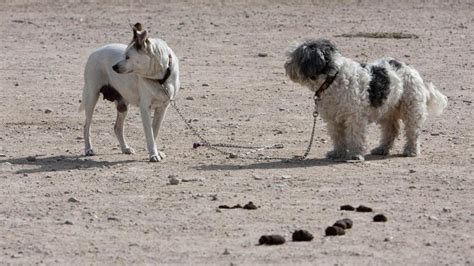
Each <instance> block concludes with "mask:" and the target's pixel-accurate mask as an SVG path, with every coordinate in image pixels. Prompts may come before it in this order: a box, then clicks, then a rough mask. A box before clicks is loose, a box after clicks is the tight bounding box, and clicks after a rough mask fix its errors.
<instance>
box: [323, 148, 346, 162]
mask: <svg viewBox="0 0 474 266" xmlns="http://www.w3.org/2000/svg"><path fill="white" fill-rule="evenodd" d="M345 157H346V152H345V151H336V150H334V151H330V152H328V153H326V158H328V159H332V160H337V159H344V158H345Z"/></svg>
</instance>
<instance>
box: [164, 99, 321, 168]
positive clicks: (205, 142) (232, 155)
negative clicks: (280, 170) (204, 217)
mask: <svg viewBox="0 0 474 266" xmlns="http://www.w3.org/2000/svg"><path fill="white" fill-rule="evenodd" d="M313 98H314V104H315V107H314V111H313V128H312V130H311V137H310V141H309V144H308V147H307V148H306V151H305V153H304V154H303V155H302V156H294V157H293V158H290V159H289V158H282V157H268V156H267V157H259V156H250V155H251V154H253V153H256V152H258V151H262V150H269V149H283V147H284V146H283V144H274V145H268V146H244V145H235V144H224V143H216V144H212V143H211V142H209V141H208V140H207V139H206V138H204V137H203V136H202V135H201V134H200V133H199V131H198V130H197V129H196V128H194V127H193V126H192V125H191V124H190V123H189V122H188V120H186V118H185V117H184V115H183V113H182V111H181V109H180V108H179V107H178V105H177V104H176V101H175V100H172V101H171V106H172V107H173V109H174V110H175V111H176V113H177V114H178V115H179V117H180V118H181V119H182V120H183V122H184V124H185V125H186V127H187V128H188V129H189V130H191V132H192V133H193V134H194V135H195V136H196V137H198V138H199V139H200V140H201V142H195V143H193V148H194V149H197V148H198V147H207V148H208V149H211V150H214V151H217V152H219V153H220V154H223V155H225V156H227V157H228V158H240V159H250V160H281V161H285V162H291V161H303V160H305V159H306V158H307V157H308V155H309V153H310V152H311V147H312V145H313V140H314V133H315V131H316V121H317V118H318V116H319V112H318V102H319V101H320V98H319V97H317V96H316V94H315V95H314V97H313ZM222 148H233V149H252V150H251V151H249V152H245V153H241V154H236V153H233V152H229V151H226V150H224V149H222Z"/></svg>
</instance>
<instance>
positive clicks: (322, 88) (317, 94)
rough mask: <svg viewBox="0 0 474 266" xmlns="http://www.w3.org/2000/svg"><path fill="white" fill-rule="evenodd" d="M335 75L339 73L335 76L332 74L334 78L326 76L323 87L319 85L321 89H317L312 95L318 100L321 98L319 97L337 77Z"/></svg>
mask: <svg viewBox="0 0 474 266" xmlns="http://www.w3.org/2000/svg"><path fill="white" fill-rule="evenodd" d="M337 74H339V71H338V72H336V74H334V76H328V77H327V78H326V80H325V81H324V83H323V85H321V87H319V89H318V90H317V91H316V93H315V94H314V95H315V96H316V97H317V98H318V99H319V98H321V95H322V94H323V92H324V91H325V90H327V89H328V88H329V86H331V84H332V83H333V82H334V80H335V79H336V77H337Z"/></svg>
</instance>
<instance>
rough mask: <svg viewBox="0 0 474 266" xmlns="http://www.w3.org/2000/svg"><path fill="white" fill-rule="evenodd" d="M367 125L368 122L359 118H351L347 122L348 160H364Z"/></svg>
mask: <svg viewBox="0 0 474 266" xmlns="http://www.w3.org/2000/svg"><path fill="white" fill-rule="evenodd" d="M367 125H368V121H367V120H366V119H364V118H362V117H358V116H351V117H348V119H347V120H346V123H345V126H346V127H345V130H344V133H345V134H344V135H345V138H346V147H347V156H346V159H348V160H358V161H363V160H364V153H365V148H366V133H367Z"/></svg>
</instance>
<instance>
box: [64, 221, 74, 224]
mask: <svg viewBox="0 0 474 266" xmlns="http://www.w3.org/2000/svg"><path fill="white" fill-rule="evenodd" d="M64 224H68V225H72V224H73V223H72V222H71V221H69V220H66V221H65V222H64Z"/></svg>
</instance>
